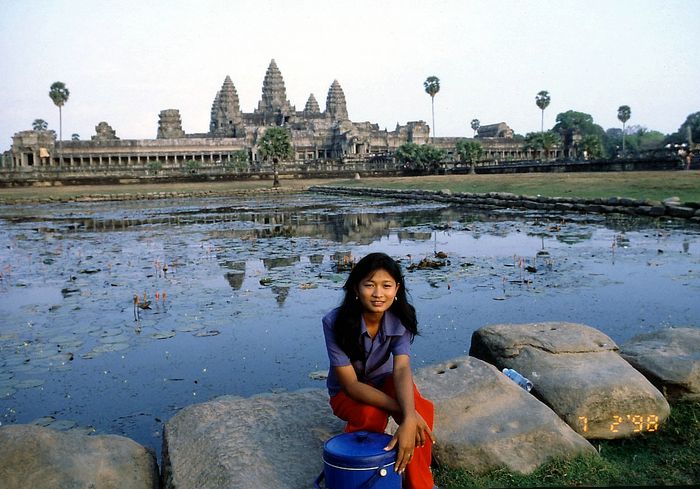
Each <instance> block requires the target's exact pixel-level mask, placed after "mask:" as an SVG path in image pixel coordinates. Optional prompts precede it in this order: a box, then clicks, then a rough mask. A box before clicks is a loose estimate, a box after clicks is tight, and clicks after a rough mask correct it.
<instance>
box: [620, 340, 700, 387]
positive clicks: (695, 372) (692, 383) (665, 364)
mask: <svg viewBox="0 0 700 489" xmlns="http://www.w3.org/2000/svg"><path fill="white" fill-rule="evenodd" d="M620 355H621V356H622V358H624V359H625V360H627V361H628V362H629V363H630V364H631V365H632V366H633V367H634V368H636V369H637V370H639V371H640V372H641V373H642V374H644V375H645V376H646V377H647V378H648V379H649V380H650V381H651V382H652V383H653V384H654V385H655V386H656V387H657V388H658V389H659V390H660V391H661V392H663V394H664V396H666V399H669V400H672V401H700V329H698V328H669V329H662V330H660V331H655V332H653V333H647V334H642V335H639V336H635V337H634V338H632V339H631V340H629V341H628V342H627V343H625V344H624V345H622V347H621V348H620Z"/></svg>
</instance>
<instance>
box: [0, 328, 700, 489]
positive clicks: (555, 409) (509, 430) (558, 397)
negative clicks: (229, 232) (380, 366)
mask: <svg viewBox="0 0 700 489" xmlns="http://www.w3.org/2000/svg"><path fill="white" fill-rule="evenodd" d="M470 355H471V356H464V357H459V358H455V359H453V360H450V361H448V362H445V363H442V364H439V365H433V366H429V367H425V368H422V369H419V370H418V371H417V372H416V374H415V380H416V383H417V385H418V386H419V388H420V389H421V391H422V392H423V394H424V395H425V396H426V397H428V398H430V399H431V400H433V402H434V404H435V408H436V427H435V434H436V436H437V439H438V440H439V442H438V444H437V445H436V446H435V449H434V452H433V453H434V458H435V460H436V462H437V463H439V464H441V465H444V466H448V467H453V468H461V469H464V470H468V471H470V472H472V473H476V474H478V473H484V472H488V471H490V470H493V469H497V468H506V469H508V470H511V471H514V472H520V473H530V472H532V471H533V470H535V469H536V468H537V467H539V466H540V465H542V464H543V463H545V462H547V461H548V460H550V459H552V458H571V457H574V456H577V455H581V454H587V455H589V456H597V451H596V449H595V448H594V446H593V445H592V444H591V443H590V441H592V440H595V439H612V438H627V437H630V436H635V435H636V434H637V433H639V432H653V431H656V430H657V429H659V428H660V427H661V426H662V425H663V423H664V421H665V420H666V418H667V417H668V415H669V413H670V410H671V409H672V407H671V406H669V404H668V402H669V401H670V402H675V401H685V400H690V401H695V402H697V401H698V400H700V375H699V374H700V329H698V328H669V329H665V330H661V331H658V332H655V333H650V334H645V335H640V336H639V337H636V338H633V339H632V340H630V341H629V342H627V343H626V344H624V345H622V346H621V347H618V346H617V345H616V344H615V343H614V342H613V340H612V339H610V338H609V337H608V336H606V335H605V334H603V333H601V332H600V331H598V330H596V329H594V328H591V327H589V326H586V325H582V324H574V323H565V322H546V323H530V324H497V325H490V326H485V327H483V328H481V329H479V330H477V331H475V332H474V335H473V337H472V348H471V350H470ZM503 367H509V368H517V369H518V370H519V371H520V372H521V373H523V374H524V375H526V376H527V377H529V378H530V379H531V380H532V381H533V382H534V385H535V388H534V390H533V392H532V393H529V392H527V391H526V390H524V389H522V388H520V387H519V386H518V385H517V384H516V383H515V382H513V381H511V380H510V379H509V378H507V377H506V376H505V375H503V374H502V373H501V371H500V369H501V368H503ZM533 394H534V395H533ZM341 431H342V423H341V422H340V421H339V420H338V419H337V418H335V417H334V416H333V415H332V414H331V412H330V408H329V406H328V395H327V393H326V391H325V389H305V390H301V391H296V392H284V393H277V394H260V395H257V396H253V397H249V398H242V397H238V396H222V397H218V398H215V399H212V400H210V401H207V402H204V403H201V404H194V405H191V406H188V407H186V408H184V409H182V410H181V411H179V412H178V413H177V414H176V415H175V416H173V418H171V419H170V420H168V422H167V423H166V425H165V428H164V436H163V460H162V463H161V469H160V470H161V472H160V474H159V473H158V464H157V463H156V460H155V455H154V454H153V452H152V451H151V450H148V449H146V448H144V447H143V446H141V445H139V444H137V443H135V442H133V441H132V440H129V439H128V438H124V437H120V436H114V435H97V436H95V435H93V436H89V435H85V434H80V433H71V432H59V431H56V430H51V429H49V428H43V427H40V426H36V425H8V426H2V427H0V481H3V487H4V488H7V489H19V488H23V487H45V488H62V487H94V488H95V489H102V488H105V489H106V488H113V487H120V488H125V489H129V488H134V489H142V488H143V489H146V488H148V489H157V488H163V489H189V488H192V489H194V488H198V489H208V488H211V489H219V488H222V487H237V488H251V489H252V488H256V489H257V488H261V487H264V488H266V487H270V488H271V487H275V488H283V489H284V488H289V489H292V488H299V487H310V486H311V485H312V483H313V480H314V479H315V478H316V476H317V475H318V474H319V472H320V471H321V470H322V467H323V462H322V459H321V454H322V452H323V443H324V442H325V440H327V439H328V438H329V437H331V436H333V435H334V434H337V433H340V432H341Z"/></svg>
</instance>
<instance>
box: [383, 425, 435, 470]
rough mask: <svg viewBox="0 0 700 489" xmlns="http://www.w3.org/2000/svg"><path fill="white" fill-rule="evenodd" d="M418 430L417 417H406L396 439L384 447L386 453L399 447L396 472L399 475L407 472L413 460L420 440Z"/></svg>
mask: <svg viewBox="0 0 700 489" xmlns="http://www.w3.org/2000/svg"><path fill="white" fill-rule="evenodd" d="M416 414H417V413H416ZM421 419H422V418H421ZM424 423H425V422H424ZM417 428H418V419H417V418H416V416H415V415H414V416H406V417H404V419H403V421H402V423H401V424H400V425H399V429H398V430H396V433H395V434H394V437H393V438H392V439H391V441H390V442H389V444H388V445H387V446H386V447H384V450H386V451H389V450H393V449H394V447H397V449H398V453H397V454H396V465H394V470H395V471H396V472H398V473H399V474H402V473H403V471H404V470H406V466H407V465H408V463H409V462H410V461H411V458H413V450H414V449H415V448H416V441H417V440H418V438H417V437H418V433H417V431H418V430H417Z"/></svg>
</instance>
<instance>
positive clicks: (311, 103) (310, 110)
mask: <svg viewBox="0 0 700 489" xmlns="http://www.w3.org/2000/svg"><path fill="white" fill-rule="evenodd" d="M304 113H306V114H314V115H315V114H320V113H321V107H319V105H318V102H317V101H316V97H314V94H313V93H312V94H311V95H309V100H307V101H306V106H305V107H304Z"/></svg>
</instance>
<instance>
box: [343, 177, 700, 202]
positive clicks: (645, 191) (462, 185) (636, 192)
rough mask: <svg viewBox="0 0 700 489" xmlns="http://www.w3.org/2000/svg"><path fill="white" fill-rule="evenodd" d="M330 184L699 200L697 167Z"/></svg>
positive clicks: (524, 193)
mask: <svg viewBox="0 0 700 489" xmlns="http://www.w3.org/2000/svg"><path fill="white" fill-rule="evenodd" d="M332 184H334V185H348V186H363V187H383V188H395V189H411V188H417V189H423V190H443V189H449V190H451V191H452V192H474V193H487V192H509V193H513V194H516V195H532V196H534V195H543V196H546V197H584V198H599V197H601V198H606V197H628V198H633V199H647V200H663V199H665V198H667V197H678V198H680V200H681V201H683V202H700V171H697V170H692V171H659V172H596V173H509V174H503V175H439V176H437V175H436V176H424V177H395V178H385V177H381V178H363V179H361V180H342V181H341V180H336V181H334V182H332Z"/></svg>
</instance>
